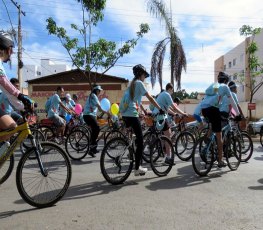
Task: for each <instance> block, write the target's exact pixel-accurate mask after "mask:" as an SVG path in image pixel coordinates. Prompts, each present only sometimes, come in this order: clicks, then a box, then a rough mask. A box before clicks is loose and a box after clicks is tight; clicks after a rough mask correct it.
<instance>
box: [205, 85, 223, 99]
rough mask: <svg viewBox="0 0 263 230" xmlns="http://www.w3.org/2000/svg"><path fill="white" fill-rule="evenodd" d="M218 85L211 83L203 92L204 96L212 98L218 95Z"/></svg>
mask: <svg viewBox="0 0 263 230" xmlns="http://www.w3.org/2000/svg"><path fill="white" fill-rule="evenodd" d="M219 86H220V85H219V83H213V84H211V85H210V86H209V87H208V88H207V89H206V91H205V94H206V95H207V96H214V95H216V94H217V93H218V88H219Z"/></svg>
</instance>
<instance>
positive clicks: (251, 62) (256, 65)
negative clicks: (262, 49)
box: [239, 25, 263, 118]
mask: <svg viewBox="0 0 263 230" xmlns="http://www.w3.org/2000/svg"><path fill="white" fill-rule="evenodd" d="M239 32H240V35H241V36H245V37H246V42H247V49H246V54H247V55H248V64H247V66H246V69H245V72H244V74H241V82H242V83H244V84H245V87H247V88H248V89H249V94H250V99H249V102H250V103H251V102H252V101H253V97H254V95H255V94H256V93H257V91H258V90H259V89H260V88H261V87H262V85H263V77H262V73H263V64H262V63H260V60H259V58H258V56H257V52H258V50H259V48H258V44H257V43H256V41H255V36H256V35H257V34H259V33H260V32H261V28H253V27H251V26H249V25H243V26H242V27H241V28H240V29H239ZM249 118H251V110H250V113H249Z"/></svg>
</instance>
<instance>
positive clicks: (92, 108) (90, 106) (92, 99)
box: [83, 85, 110, 157]
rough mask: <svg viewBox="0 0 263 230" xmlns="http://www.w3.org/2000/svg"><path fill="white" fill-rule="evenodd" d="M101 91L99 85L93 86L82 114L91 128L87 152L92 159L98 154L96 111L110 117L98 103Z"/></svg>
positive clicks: (98, 129)
mask: <svg viewBox="0 0 263 230" xmlns="http://www.w3.org/2000/svg"><path fill="white" fill-rule="evenodd" d="M102 90H103V89H102V88H101V86H100V85H94V86H93V88H92V91H91V94H90V95H89V97H88V98H87V101H86V104H85V107H84V112H83V119H84V121H85V123H86V124H87V125H89V126H90V127H91V148H90V151H89V155H90V156H91V157H94V156H95V154H96V153H98V150H97V147H98V143H97V138H98V136H99V132H100V127H99V124H98V122H97V112H98V109H99V110H100V111H102V112H103V113H106V114H108V116H110V113H109V112H108V111H104V110H103V109H102V108H101V106H100V102H99V98H98V96H99V94H100V93H101V91H102Z"/></svg>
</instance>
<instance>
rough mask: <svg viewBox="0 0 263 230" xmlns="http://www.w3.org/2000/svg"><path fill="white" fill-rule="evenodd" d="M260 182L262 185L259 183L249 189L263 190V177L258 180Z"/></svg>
mask: <svg viewBox="0 0 263 230" xmlns="http://www.w3.org/2000/svg"><path fill="white" fill-rule="evenodd" d="M258 183H260V184H262V185H258V186H249V187H248V188H249V189H252V190H263V178H261V179H259V180H258Z"/></svg>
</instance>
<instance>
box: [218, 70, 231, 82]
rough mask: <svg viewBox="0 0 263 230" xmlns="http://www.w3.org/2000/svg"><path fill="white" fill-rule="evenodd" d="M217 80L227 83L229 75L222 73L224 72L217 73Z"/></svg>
mask: <svg viewBox="0 0 263 230" xmlns="http://www.w3.org/2000/svg"><path fill="white" fill-rule="evenodd" d="M217 79H218V80H219V81H226V82H228V81H229V75H228V74H226V73H224V72H219V74H218V77H217Z"/></svg>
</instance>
